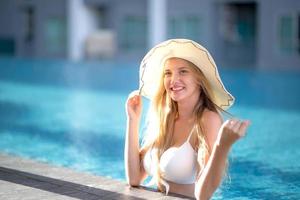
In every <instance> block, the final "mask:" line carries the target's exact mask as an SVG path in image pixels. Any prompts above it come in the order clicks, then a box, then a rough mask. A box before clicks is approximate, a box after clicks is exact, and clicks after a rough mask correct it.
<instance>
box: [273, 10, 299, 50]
mask: <svg viewBox="0 0 300 200" xmlns="http://www.w3.org/2000/svg"><path fill="white" fill-rule="evenodd" d="M299 21H300V16H295V15H284V16H281V17H280V18H279V25H278V42H279V49H280V51H281V52H282V53H285V54H294V53H296V52H298V53H300V52H299V51H300V44H299V41H300V30H299V23H300V22H299Z"/></svg>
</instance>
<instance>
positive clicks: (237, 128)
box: [232, 120, 241, 133]
mask: <svg viewBox="0 0 300 200" xmlns="http://www.w3.org/2000/svg"><path fill="white" fill-rule="evenodd" d="M240 126H241V122H240V120H236V121H235V122H234V124H233V125H232V131H233V132H234V133H238V131H239V129H240Z"/></svg>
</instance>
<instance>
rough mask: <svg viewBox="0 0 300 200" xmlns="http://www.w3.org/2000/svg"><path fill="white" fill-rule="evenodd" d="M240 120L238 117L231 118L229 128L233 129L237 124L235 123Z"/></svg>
mask: <svg viewBox="0 0 300 200" xmlns="http://www.w3.org/2000/svg"><path fill="white" fill-rule="evenodd" d="M237 122H238V120H237V119H230V120H229V123H228V125H227V127H228V128H230V129H233V127H234V126H235V124H236V123H237Z"/></svg>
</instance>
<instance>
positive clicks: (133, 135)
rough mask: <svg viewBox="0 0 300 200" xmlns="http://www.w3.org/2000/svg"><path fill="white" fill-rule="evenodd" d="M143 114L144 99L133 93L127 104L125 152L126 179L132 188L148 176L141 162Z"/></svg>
mask: <svg viewBox="0 0 300 200" xmlns="http://www.w3.org/2000/svg"><path fill="white" fill-rule="evenodd" d="M141 112H142V98H141V96H139V95H137V94H136V93H135V92H133V93H131V94H130V95H129V97H128V99H127V102H126V115H127V128H126V136H125V137H126V138H125V150H124V157H125V171H126V179H127V182H128V184H129V185H131V186H138V185H139V184H140V182H141V181H142V180H143V179H144V178H145V175H146V173H145V171H144V169H143V167H142V165H141V160H140V158H141V156H140V154H141V153H140V147H139V124H140V120H141Z"/></svg>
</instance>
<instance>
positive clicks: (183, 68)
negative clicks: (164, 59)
mask: <svg viewBox="0 0 300 200" xmlns="http://www.w3.org/2000/svg"><path fill="white" fill-rule="evenodd" d="M181 69H188V67H179V68H178V70H181ZM165 71H171V70H170V69H168V68H167V69H165Z"/></svg>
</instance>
